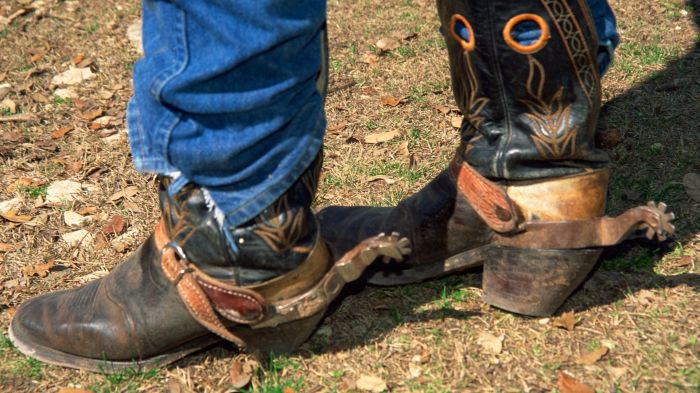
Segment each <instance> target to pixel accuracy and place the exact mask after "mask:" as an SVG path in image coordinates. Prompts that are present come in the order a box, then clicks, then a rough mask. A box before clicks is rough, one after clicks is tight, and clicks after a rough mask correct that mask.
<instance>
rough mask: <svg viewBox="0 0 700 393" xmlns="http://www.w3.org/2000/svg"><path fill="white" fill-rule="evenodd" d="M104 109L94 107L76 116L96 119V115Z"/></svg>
mask: <svg viewBox="0 0 700 393" xmlns="http://www.w3.org/2000/svg"><path fill="white" fill-rule="evenodd" d="M104 113H105V111H104V110H102V109H95V110H91V111H87V112H82V113H81V114H79V115H78V116H80V118H81V119H83V120H87V121H92V120H95V119H97V118H98V117H100V116H102V115H104Z"/></svg>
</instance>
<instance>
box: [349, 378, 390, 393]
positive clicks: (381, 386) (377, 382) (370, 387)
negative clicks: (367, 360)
mask: <svg viewBox="0 0 700 393" xmlns="http://www.w3.org/2000/svg"><path fill="white" fill-rule="evenodd" d="M355 387H357V388H358V389H360V390H366V391H368V392H374V393H381V392H383V391H385V390H387V386H386V382H384V380H383V379H381V378H379V377H375V376H374V375H362V376H360V378H358V379H357V381H356V382H355Z"/></svg>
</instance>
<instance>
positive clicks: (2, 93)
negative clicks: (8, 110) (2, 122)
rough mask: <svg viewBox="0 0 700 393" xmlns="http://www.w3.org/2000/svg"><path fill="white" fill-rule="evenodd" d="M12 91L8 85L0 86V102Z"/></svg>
mask: <svg viewBox="0 0 700 393" xmlns="http://www.w3.org/2000/svg"><path fill="white" fill-rule="evenodd" d="M11 91H12V86H11V85H10V84H9V83H3V84H1V85H0V100H2V99H4V98H5V97H7V95H8V94H10V92H11Z"/></svg>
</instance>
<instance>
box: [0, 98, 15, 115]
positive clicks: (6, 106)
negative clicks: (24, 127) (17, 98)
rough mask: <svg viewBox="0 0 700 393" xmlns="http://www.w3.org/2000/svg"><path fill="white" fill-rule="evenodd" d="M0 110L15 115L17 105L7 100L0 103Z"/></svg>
mask: <svg viewBox="0 0 700 393" xmlns="http://www.w3.org/2000/svg"><path fill="white" fill-rule="evenodd" d="M0 109H2V110H6V111H8V112H10V113H17V104H16V103H15V102H14V101H12V100H11V99H9V98H5V99H4V100H2V101H0Z"/></svg>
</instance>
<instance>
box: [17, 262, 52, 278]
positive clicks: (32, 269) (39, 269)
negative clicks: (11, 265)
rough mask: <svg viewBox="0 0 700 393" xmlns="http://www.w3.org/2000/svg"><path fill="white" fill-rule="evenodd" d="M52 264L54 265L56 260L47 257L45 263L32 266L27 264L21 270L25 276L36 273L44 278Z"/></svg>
mask: <svg viewBox="0 0 700 393" xmlns="http://www.w3.org/2000/svg"><path fill="white" fill-rule="evenodd" d="M54 266H56V261H54V260H53V259H49V260H48V261H46V263H40V264H38V265H34V266H27V267H25V268H24V269H23V271H24V274H25V275H26V276H27V277H31V276H34V275H36V276H39V277H41V278H44V277H46V276H48V275H49V270H51V268H52V267H54Z"/></svg>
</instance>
